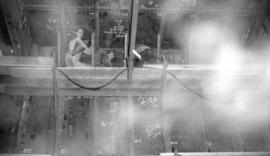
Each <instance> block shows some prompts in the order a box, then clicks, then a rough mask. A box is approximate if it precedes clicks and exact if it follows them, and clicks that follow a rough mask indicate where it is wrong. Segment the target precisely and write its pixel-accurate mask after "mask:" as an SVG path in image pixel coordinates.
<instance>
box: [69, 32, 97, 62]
mask: <svg viewBox="0 0 270 156" xmlns="http://www.w3.org/2000/svg"><path fill="white" fill-rule="evenodd" d="M83 34H84V32H83V29H81V28H79V29H78V30H77V32H76V38H74V39H73V40H71V41H70V42H69V51H68V53H67V54H66V58H65V64H66V66H67V67H74V66H77V64H80V63H79V60H80V58H81V55H82V53H84V54H86V55H87V56H89V57H91V55H92V51H93V50H92V48H91V47H90V48H88V47H87V45H86V44H85V43H84V41H83V40H82V37H83Z"/></svg>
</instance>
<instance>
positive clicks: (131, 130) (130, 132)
mask: <svg viewBox="0 0 270 156" xmlns="http://www.w3.org/2000/svg"><path fill="white" fill-rule="evenodd" d="M128 150H129V153H128V154H129V156H134V155H135V153H134V152H135V149H134V111H133V98H132V96H128Z"/></svg>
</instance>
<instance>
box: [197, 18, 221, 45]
mask: <svg viewBox="0 0 270 156" xmlns="http://www.w3.org/2000/svg"><path fill="white" fill-rule="evenodd" d="M220 36H222V31H221V30H220V29H219V26H218V24H216V23H214V22H205V23H202V24H200V25H198V26H196V27H195V28H194V30H192V38H193V42H194V44H195V45H198V46H208V45H212V44H218V43H219V39H220Z"/></svg>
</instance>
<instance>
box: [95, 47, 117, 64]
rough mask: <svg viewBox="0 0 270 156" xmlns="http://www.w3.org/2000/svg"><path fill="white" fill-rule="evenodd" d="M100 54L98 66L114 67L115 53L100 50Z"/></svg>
mask: <svg viewBox="0 0 270 156" xmlns="http://www.w3.org/2000/svg"><path fill="white" fill-rule="evenodd" d="M98 54H99V57H98V62H99V65H98V66H102V67H112V59H113V58H114V53H113V51H107V52H105V51H103V50H100V51H99V53H98Z"/></svg>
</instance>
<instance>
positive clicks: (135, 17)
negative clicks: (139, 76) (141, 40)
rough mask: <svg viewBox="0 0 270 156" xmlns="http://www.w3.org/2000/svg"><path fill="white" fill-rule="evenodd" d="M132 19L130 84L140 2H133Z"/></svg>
mask: <svg viewBox="0 0 270 156" xmlns="http://www.w3.org/2000/svg"><path fill="white" fill-rule="evenodd" d="M130 9H131V10H130V19H131V21H130V22H129V24H130V25H129V53H128V74H127V79H128V83H131V82H132V73H133V70H134V64H133V53H132V51H133V50H134V49H135V44H136V33H137V24H138V11H139V0H132V1H131V7H130Z"/></svg>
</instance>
